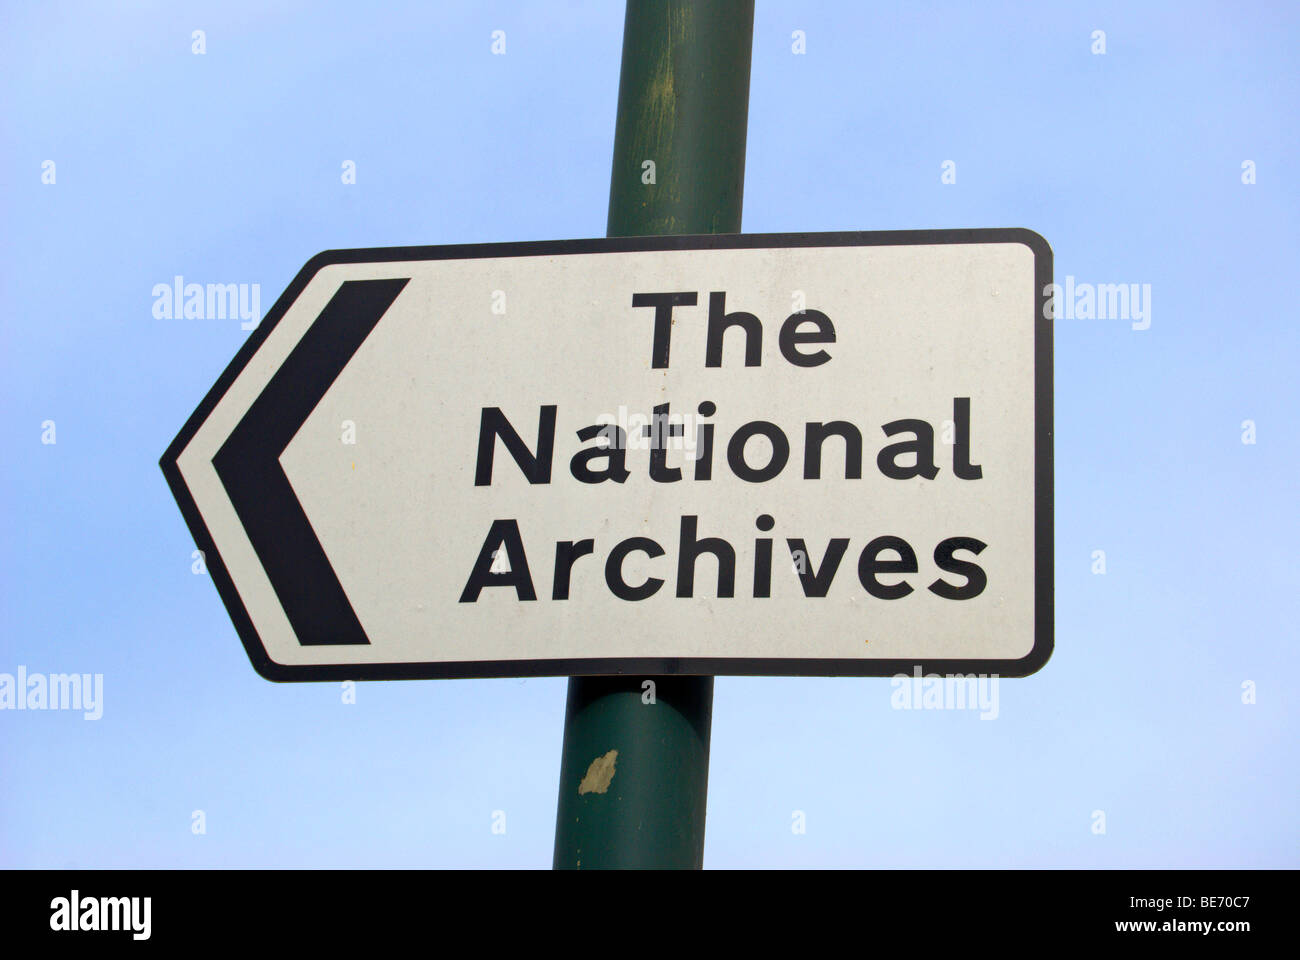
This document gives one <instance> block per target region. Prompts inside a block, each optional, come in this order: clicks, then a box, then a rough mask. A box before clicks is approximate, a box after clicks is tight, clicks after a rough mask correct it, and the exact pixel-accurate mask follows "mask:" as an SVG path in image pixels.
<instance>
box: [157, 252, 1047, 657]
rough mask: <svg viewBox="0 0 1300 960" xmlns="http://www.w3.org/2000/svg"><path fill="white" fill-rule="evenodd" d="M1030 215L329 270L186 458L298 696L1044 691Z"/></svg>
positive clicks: (332, 259) (182, 488) (194, 517)
mask: <svg viewBox="0 0 1300 960" xmlns="http://www.w3.org/2000/svg"><path fill="white" fill-rule="evenodd" d="M1051 283H1052V266H1051V251H1050V249H1049V248H1048V246H1047V243H1046V242H1045V241H1044V240H1043V239H1042V238H1041V237H1039V236H1038V235H1037V234H1034V233H1031V232H1029V231H1026V230H961V231H940V232H906V233H834V234H789V235H787V234H774V235H738V236H706V237H654V238H632V239H611V240H579V241H564V242H554V243H520V244H490V245H481V246H456V247H416V248H394V249H377V250H348V251H337V252H331V253H323V254H321V255H319V256H317V257H316V258H314V259H313V260H312V261H311V262H310V263H308V264H307V266H306V267H304V268H303V270H302V272H301V273H300V274H299V275H298V277H297V278H296V279H295V280H294V281H293V283H292V284H291V285H290V286H289V289H288V290H287V291H285V293H284V295H283V296H282V297H281V298H280V300H279V301H278V302H277V303H276V304H275V306H274V308H272V310H271V311H270V313H269V314H268V315H267V317H266V319H265V320H264V321H263V322H262V323H261V325H260V326H259V327H258V329H257V330H256V331H255V332H254V333H253V334H252V335H251V336H250V337H249V340H248V342H247V344H245V346H244V348H243V349H242V350H241V351H240V352H239V355H238V356H237V357H236V358H235V360H234V361H233V362H232V364H231V365H230V367H229V368H228V369H227V370H226V372H225V373H224V374H223V375H222V376H221V378H220V380H219V381H218V382H217V384H216V386H215V387H213V389H212V390H211V392H210V393H209V394H208V396H207V397H206V398H205V399H204V401H203V403H202V404H201V405H200V406H199V409H198V410H197V411H196V412H195V413H194V415H193V416H192V417H191V418H190V420H189V422H188V423H187V424H186V425H185V427H184V429H183V430H182V431H181V433H180V435H179V436H178V437H177V438H176V440H175V441H174V442H173V443H172V445H171V447H170V448H169V449H168V451H167V453H166V454H165V455H164V457H163V461H162V466H163V470H164V472H165V473H166V476H167V479H168V481H169V482H170V484H171V487H172V490H173V492H174V494H175V496H176V499H177V501H178V503H179V504H180V507H181V510H182V512H183V514H184V516H185V519H186V522H187V523H188V524H189V527H190V530H191V532H192V533H193V536H194V539H195V542H196V543H197V545H198V546H199V548H200V549H201V550H203V551H205V556H206V562H207V567H208V569H209V571H210V572H211V573H212V577H213V580H214V581H215V583H216V585H217V588H218V590H219V592H220V594H221V597H222V599H223V600H224V601H225V604H226V606H227V608H228V609H229V611H230V615H231V617H232V619H233V620H234V623H235V626H236V628H237V629H238V631H239V635H240V637H241V638H242V640H243V642H244V645H245V647H246V648H247V650H248V653H249V656H250V657H251V659H252V661H253V663H254V665H255V667H256V668H257V670H258V671H259V672H260V673H262V674H263V675H264V676H266V677H269V678H271V679H275V680H319V679H346V678H356V679H371V678H373V679H380V678H398V677H451V676H524V675H545V674H557V675H564V674H598V673H633V672H635V673H646V674H667V673H699V674H831V675H889V674H895V673H900V672H911V671H912V670H913V669H914V668H916V667H918V666H919V667H920V668H921V669H922V670H923V671H924V672H926V673H929V672H939V673H953V672H965V673H970V672H981V673H993V674H1000V675H1004V676H1017V675H1024V674H1027V673H1031V672H1033V671H1034V670H1037V669H1038V668H1039V667H1040V666H1042V664H1043V663H1044V662H1046V660H1047V658H1048V656H1049V655H1050V653H1051V649H1052V596H1053V590H1052V330H1051V321H1050V320H1049V319H1048V317H1049V315H1050V312H1049V309H1048V301H1047V297H1048V291H1049V289H1050V285H1051Z"/></svg>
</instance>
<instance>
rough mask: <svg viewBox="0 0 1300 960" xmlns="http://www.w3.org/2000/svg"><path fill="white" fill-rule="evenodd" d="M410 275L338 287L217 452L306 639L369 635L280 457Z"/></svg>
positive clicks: (358, 639)
mask: <svg viewBox="0 0 1300 960" xmlns="http://www.w3.org/2000/svg"><path fill="white" fill-rule="evenodd" d="M407 282H408V281H407V280H406V279H395V280H350V281H347V282H345V283H344V284H343V285H342V286H340V287H339V289H338V292H337V293H335V294H334V297H333V298H332V299H331V300H330V302H329V303H328V304H326V306H325V309H324V310H322V311H321V314H320V316H319V317H317V318H316V320H315V322H314V323H313V324H312V325H311V327H310V329H308V331H307V333H306V334H305V335H304V336H303V338H302V340H300V341H299V342H298V344H297V346H295V347H294V349H293V351H292V352H291V353H290V354H289V356H288V358H287V359H286V360H285V362H284V364H283V365H282V366H281V367H280V369H279V370H278V371H277V372H276V374H275V376H274V377H272V378H271V381H270V383H268V384H267V385H266V387H265V389H263V390H262V392H261V394H260V395H259V396H258V398H257V399H256V400H255V401H254V402H253V405H252V406H251V407H250V408H249V410H248V412H247V413H246V414H245V415H244V418H243V419H242V420H240V422H239V425H238V426H237V427H236V428H235V429H234V431H233V432H232V433H231V434H230V437H229V438H228V439H227V440H226V442H225V443H224V444H223V445H222V446H221V449H220V450H218V451H217V454H216V456H214V457H213V458H212V465H213V467H214V468H215V469H216V471H217V476H218V477H220V479H221V482H222V484H223V485H224V486H225V488H226V492H227V494H229V496H230V502H231V504H232V505H233V506H234V508H235V512H236V513H237V514H238V515H239V520H240V522H241V523H242V524H243V526H244V529H245V531H246V532H247V534H248V539H249V542H250V543H252V545H253V549H254V550H255V551H256V553H257V557H258V560H259V561H260V562H261V564H262V568H263V569H264V570H265V571H266V576H267V579H269V580H270V582H271V586H272V587H273V588H274V590H275V593H276V596H277V597H278V598H279V600H280V604H281V606H283V608H284V612H285V614H286V615H287V616H288V618H289V623H290V625H291V626H292V627H293V631H294V633H295V634H296V635H297V637H298V642H299V643H300V644H303V645H307V646H315V645H324V644H365V643H369V642H370V641H369V640H368V639H367V638H366V632H365V630H364V629H362V626H361V622H360V621H359V620H358V619H357V615H356V612H355V611H354V610H353V609H352V604H351V603H350V602H349V601H348V598H347V594H346V593H344V591H343V586H342V584H340V583H339V580H338V576H337V575H336V574H335V573H334V568H333V567H332V566H331V565H330V562H329V558H328V557H326V556H325V550H324V548H323V547H322V546H321V543H320V540H319V539H318V538H317V536H316V531H315V530H314V529H312V525H311V521H309V520H308V519H307V514H306V513H305V512H304V511H303V509H302V504H301V503H299V502H298V498H297V496H296V495H295V494H294V492H293V487H292V486H291V485H290V483H289V478H288V477H287V476H285V473H284V468H283V467H282V466H281V465H280V456H281V454H283V453H284V450H285V448H286V447H287V446H288V445H289V442H290V441H291V440H293V438H294V435H295V434H296V433H297V432H298V430H299V428H300V427H301V426H302V425H303V423H304V422H305V421H306V420H307V418H308V417H309V416H311V412H312V411H313V410H314V409H316V405H317V404H318V403H320V401H321V398H322V397H324V396H325V394H326V392H327V391H328V390H329V388H330V386H331V385H332V384H333V383H334V381H335V379H337V378H338V375H339V374H340V373H341V372H342V370H343V368H344V367H346V366H347V365H348V361H349V360H351V359H352V357H353V355H354V354H355V353H356V352H357V349H358V348H359V347H360V346H361V344H362V343H364V342H365V339H366V337H368V336H369V335H370V332H371V331H372V330H374V328H375V325H376V324H377V323H379V319H380V318H381V317H382V316H383V315H384V313H385V312H387V310H388V308H389V307H390V306H391V305H392V303H393V301H394V300H396V299H397V295H398V294H399V293H401V292H402V289H403V288H404V287H405V286H406V284H407Z"/></svg>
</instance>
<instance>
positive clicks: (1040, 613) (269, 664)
mask: <svg viewBox="0 0 1300 960" xmlns="http://www.w3.org/2000/svg"><path fill="white" fill-rule="evenodd" d="M953 243H961V244H988V243H1020V244H1024V245H1025V246H1027V247H1028V248H1029V249H1030V250H1031V251H1033V254H1034V284H1035V290H1034V298H1033V300H1034V309H1035V317H1034V458H1035V463H1034V575H1035V590H1034V645H1033V648H1032V649H1031V650H1030V652H1029V653H1028V654H1026V655H1025V656H1024V657H1022V658H1020V659H1018V660H935V659H920V660H917V659H889V660H885V659H878V660H867V659H856V658H846V659H828V658H816V659H814V658H776V657H618V658H584V659H569V660H560V659H541V660H479V661H455V662H446V661H433V662H419V663H386V664H326V665H321V664H313V665H293V664H282V663H277V662H275V661H274V660H272V659H271V658H270V656H269V655H268V654H267V652H266V649H265V647H264V646H263V644H262V642H261V640H260V638H259V637H258V635H257V631H256V630H255V629H254V627H253V622H252V620H251V618H250V617H249V615H248V612H247V611H246V610H245V609H244V605H243V601H242V600H241V599H240V596H239V592H238V590H236V589H235V585H234V582H233V581H232V580H231V578H230V574H229V573H228V572H227V570H226V566H225V563H224V561H223V560H222V558H221V554H220V552H219V551H218V550H217V548H216V544H215V543H214V542H213V540H212V537H211V535H210V534H209V533H208V529H207V525H206V524H205V523H204V522H203V518H202V517H201V516H200V514H199V511H198V507H197V506H196V505H195V503H194V498H193V497H192V496H191V494H190V491H189V488H188V486H187V485H186V484H185V481H184V479H183V478H182V476H181V473H180V467H179V465H178V463H177V459H178V458H179V456H180V454H181V452H182V451H183V450H184V449H185V447H186V446H188V445H189V442H190V441H191V440H192V439H193V437H194V434H195V433H196V432H197V431H198V429H199V427H200V426H201V425H202V424H203V422H204V421H205V420H206V419H207V418H208V416H209V415H210V414H211V412H212V410H213V409H214V408H215V407H216V405H217V403H218V402H219V401H220V400H221V398H222V397H223V396H224V395H225V393H226V391H227V390H228V389H229V388H230V386H231V384H233V383H234V381H235V379H236V378H237V377H238V376H239V374H240V373H242V372H243V370H244V367H245V366H246V365H247V364H248V362H249V361H250V360H251V359H252V357H253V355H254V354H255V353H256V352H257V351H258V349H259V348H260V347H261V346H262V344H263V342H265V340H266V338H267V337H268V336H269V335H270V333H271V331H272V330H274V329H275V326H276V324H277V323H279V322H280V320H281V319H282V318H283V317H284V315H285V313H286V312H287V311H288V309H289V307H290V306H292V304H293V303H294V301H296V300H297V299H298V296H299V294H301V293H302V291H303V290H304V289H305V288H306V286H307V284H308V283H309V282H310V281H311V280H312V278H313V277H314V276H315V275H316V273H317V272H318V271H319V270H320V269H321V268H322V267H326V266H329V265H332V264H347V263H387V262H399V261H406V260H474V259H482V258H485V257H544V256H557V255H570V254H584V253H622V252H638V251H657V250H718V249H723V250H737V249H766V248H780V247H850V246H851V247H881V246H928V245H934V244H953ZM1052 281H1053V275H1052V248H1051V247H1050V246H1049V245H1048V243H1047V241H1046V240H1045V239H1043V237H1041V236H1039V235H1038V234H1037V233H1035V232H1033V231H1032V230H1027V229H1023V228H1018V227H1014V228H992V229H967V230H889V231H850V232H836V233H744V234H708V235H691V236H671V237H610V238H601V239H592V240H543V241H527V242H519V243H477V244H453V245H447V246H429V247H370V248H364V249H355V250H327V251H325V252H323V253H319V254H317V255H316V256H314V257H312V258H311V259H310V260H309V261H307V263H306V265H304V266H303V268H302V269H301V270H300V271H299V272H298V275H297V276H296V277H294V279H293V282H292V283H290V284H289V286H288V287H287V288H286V289H285V291H284V293H282V294H281V295H280V297H279V299H277V300H276V302H275V304H274V305H273V306H272V307H271V309H270V310H269V311H268V312H267V314H266V316H265V318H264V319H263V320H262V322H261V323H260V324H259V325H258V327H257V329H256V330H254V331H253V333H252V334H250V335H249V337H248V339H247V341H245V343H244V345H243V346H242V347H241V348H240V350H239V352H238V353H236V354H235V358H234V359H233V360H232V361H231V362H230V365H229V366H228V367H226V369H225V371H224V372H223V373H222V374H221V376H220V377H219V378H218V379H217V382H216V383H215V384H214V385H213V387H212V389H211V390H209V391H208V393H207V395H206V396H205V397H204V398H203V401H202V402H201V403H200V404H199V406H198V408H197V409H196V410H195V411H194V413H193V414H192V415H191V416H190V418H189V419H188V420H187V421H186V423H185V426H184V427H182V428H181V431H180V433H178V434H177V435H176V439H174V440H173V441H172V442H171V444H170V446H168V448H167V451H166V453H164V454H163V456H162V459H161V460H160V461H159V466H161V467H162V471H163V474H164V476H165V477H166V479H167V483H168V485H169V486H170V487H171V491H172V495H173V496H174V497H175V498H176V503H177V505H178V506H179V507H180V510H181V514H182V516H183V517H184V519H185V523H186V525H187V526H188V527H189V528H190V533H191V534H192V536H193V538H194V543H195V545H196V546H197V547H198V549H199V550H202V551H203V554H204V561H205V565H206V566H207V569H208V572H209V574H210V575H211V577H212V581H213V583H214V584H215V585H216V587H217V592H218V594H220V596H221V599H222V601H223V602H224V603H225V605H226V609H227V611H228V612H229V614H230V618H231V620H232V621H233V622H234V625H235V629H236V631H237V632H238V633H239V639H240V640H241V641H242V642H243V644H244V649H245V651H246V652H247V653H248V658H249V660H250V661H251V662H252V664H253V668H254V669H255V670H256V671H257V672H258V673H259V674H260V675H261V676H263V677H265V678H266V679H267V680H273V681H277V682H283V681H336V682H337V681H342V680H431V679H453V678H497V677H549V676H602V675H634V676H665V675H674V674H682V675H700V676H818V677H888V676H897V675H900V674H905V675H908V676H911V675H914V672H915V670H916V669H917V668H920V671H921V673H922V674H923V675H926V676H929V675H933V674H938V675H941V676H946V675H954V674H983V675H986V676H999V677H1024V676H1028V675H1029V674H1031V673H1034V672H1036V671H1038V670H1039V669H1041V668H1042V666H1043V665H1044V664H1045V663H1047V660H1048V658H1050V657H1051V655H1052V650H1053V647H1054V644H1055V637H1054V632H1055V579H1054V578H1055V554H1054V550H1055V547H1054V504H1053V494H1054V487H1053V402H1052V401H1053V394H1052V390H1053V377H1052V373H1053V351H1052V326H1053V321H1052V319H1051V318H1050V316H1049V291H1050V288H1051V284H1052Z"/></svg>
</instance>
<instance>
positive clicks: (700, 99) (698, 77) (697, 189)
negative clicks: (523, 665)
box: [554, 0, 754, 869]
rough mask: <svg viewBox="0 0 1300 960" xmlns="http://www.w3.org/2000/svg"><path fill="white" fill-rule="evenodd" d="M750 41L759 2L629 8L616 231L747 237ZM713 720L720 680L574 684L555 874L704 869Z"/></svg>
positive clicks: (678, 0)
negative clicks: (743, 220) (743, 225)
mask: <svg viewBox="0 0 1300 960" xmlns="http://www.w3.org/2000/svg"><path fill="white" fill-rule="evenodd" d="M753 35H754V3H753V0H628V3H627V16H626V19H625V21H624V24H623V66H622V72H621V76H620V78H619V86H618V119H617V120H616V122H615V131H614V167H613V173H612V175H611V177H610V188H609V225H608V228H607V231H606V232H607V233H608V235H609V236H611V237H629V236H655V235H663V234H692V233H739V232H740V211H741V200H742V198H743V193H744V185H745V131H746V128H747V125H748V116H749V65H750V53H751V47H752V44H753ZM647 161H649V163H651V164H653V166H649V165H648V164H647ZM647 680H650V681H653V702H649V701H650V699H651V698H650V692H651V691H650V689H649V688H647V687H646V685H645V682H646V681H647ZM712 718H713V678H712V677H687V676H670V677H631V676H626V677H572V678H571V679H570V680H569V698H568V704H567V707H566V709H565V715H564V748H563V757H562V759H561V762H560V801H559V809H558V811H557V813H556V820H555V862H554V865H555V868H556V869H601V868H683V869H699V868H700V867H701V866H703V863H704V811H705V801H706V798H707V795H708V785H709V730H710V725H711V722H712Z"/></svg>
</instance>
